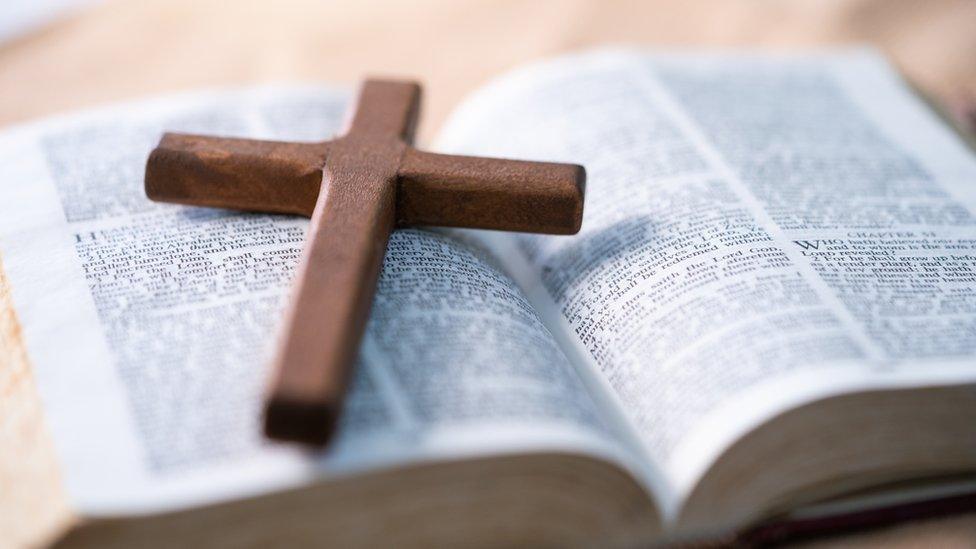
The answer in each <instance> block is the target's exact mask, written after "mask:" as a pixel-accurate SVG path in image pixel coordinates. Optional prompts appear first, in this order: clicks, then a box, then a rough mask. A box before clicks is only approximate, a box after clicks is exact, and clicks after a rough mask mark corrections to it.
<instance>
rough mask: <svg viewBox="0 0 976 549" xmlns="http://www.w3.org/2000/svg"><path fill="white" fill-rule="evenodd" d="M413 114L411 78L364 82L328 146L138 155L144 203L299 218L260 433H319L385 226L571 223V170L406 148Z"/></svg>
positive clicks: (324, 435)
mask: <svg viewBox="0 0 976 549" xmlns="http://www.w3.org/2000/svg"><path fill="white" fill-rule="evenodd" d="M419 110H420V86H419V85H418V84H416V83H411V82H398V81H382V80H368V81H366V82H365V84H364V85H363V86H362V88H361V90H360V93H359V99H358V103H357V106H356V107H355V110H354V115H353V116H352V119H351V122H350V123H349V124H348V127H347V131H346V133H345V134H344V135H341V136H340V137H338V138H336V139H333V140H331V141H326V142H321V143H282V142H271V141H256V140H249V139H231V138H220V137H207V136H196V135H186V134H172V133H167V134H165V135H164V136H163V138H162V140H161V141H160V143H159V145H158V146H157V147H156V149H155V150H153V152H152V154H151V155H150V156H149V160H148V162H147V165H146V194H147V195H148V196H149V198H151V199H153V200H159V201H163V202H175V203H180V204H192V205H198V206H211V207H219V208H233V209H238V210H249V211H260V212H275V213H287V214H298V215H304V216H311V218H312V219H311V224H310V225H309V228H308V233H307V237H306V238H307V239H306V243H305V249H304V253H303V258H302V262H301V266H300V267H299V270H298V273H297V275H296V279H295V288H294V290H293V293H292V297H291V303H290V307H289V309H288V312H287V313H286V319H285V323H284V331H283V333H282V335H281V338H280V341H279V346H278V349H277V353H276V357H275V362H274V370H273V371H274V374H273V379H272V384H271V389H270V392H269V394H268V397H267V400H266V402H265V410H264V411H265V416H264V429H265V433H266V434H267V436H269V437H271V438H275V439H279V440H291V441H298V442H304V443H308V444H313V445H324V444H325V443H326V442H327V441H328V439H329V437H330V436H331V434H332V432H333V430H334V428H335V424H336V419H337V417H338V413H339V411H340V406H341V403H342V399H343V396H344V393H345V390H346V387H347V385H348V382H349V379H350V377H351V375H350V374H351V367H352V365H353V362H354V361H355V359H356V357H357V353H358V349H359V343H360V340H361V338H362V334H363V329H364V328H365V324H366V320H367V317H368V316H369V310H370V305H371V304H372V298H373V292H374V291H375V288H376V282H377V278H378V277H379V272H380V266H381V264H382V261H383V256H384V253H385V250H386V244H387V241H388V239H389V237H390V232H391V231H392V230H393V228H394V227H397V226H408V225H441V226H449V227H471V228H481V229H497V230H507V231H526V232H541V233H555V234H573V233H576V232H577V231H578V230H579V228H580V223H581V221H582V215H583V191H584V182H585V179H586V173H585V171H584V169H583V167H582V166H577V165H572V164H554V163H543V162H523V161H516V160H500V159H489V158H476V157H464V156H453V155H443V154H434V153H429V152H423V151H419V150H417V149H415V148H413V147H412V146H411V144H412V142H413V136H414V129H415V126H416V123H417V118H418V115H419ZM472 344H477V342H472Z"/></svg>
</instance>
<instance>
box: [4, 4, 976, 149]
mask: <svg viewBox="0 0 976 549" xmlns="http://www.w3.org/2000/svg"><path fill="white" fill-rule="evenodd" d="M607 43H611V44H618V43H628V44H634V43H636V44H644V45H648V46H657V47H681V48H686V47H694V48H724V47H749V48H763V49H800V48H810V47H814V46H841V45H851V44H871V45H873V46H875V47H877V48H878V49H880V50H882V51H883V52H884V53H886V54H887V55H888V56H889V58H891V59H892V60H893V61H894V62H895V63H896V64H897V65H898V67H899V68H900V69H901V70H902V72H903V73H904V74H905V75H907V77H908V78H909V79H910V80H911V81H912V82H913V83H914V84H916V85H917V86H918V87H919V88H920V89H921V90H923V91H924V92H925V93H926V95H928V96H929V97H931V98H933V99H935V100H936V101H937V102H938V103H939V104H941V105H942V106H944V107H945V108H946V110H947V111H949V112H951V113H952V116H953V117H954V118H955V119H956V120H957V121H958V122H960V123H963V124H969V125H970V127H976V1H973V0H927V1H921V0H919V1H912V0H683V1H680V2H678V1H671V0H646V1H622V0H535V1H515V0H471V1H459V0H413V1H410V2H407V1H402V2H397V1H385V2H384V1H380V0H277V1H270V0H269V1H256V0H236V1H230V0H3V1H2V2H0V125H7V124H10V123H13V122H18V121H23V120H27V119H31V118H35V117H37V116H40V115H45V114H50V113H54V112H59V111H64V110H69V109H73V108H77V107H83V106H89V105H93V104H100V103H106V102H111V101H116V100H121V99H126V98H132V97H135V96H142V95H147V94H152V93H158V92H163V91H171V90H178V89H188V88H196V87H202V86H215V85H229V84H242V83H253V82H265V81H272V80H274V81H281V80H297V81H327V82H336V83H350V84H351V83H353V82H354V81H356V80H358V79H359V78H360V77H361V76H363V75H364V74H381V75H392V76H400V75H404V76H411V77H415V78H420V79H422V80H423V81H424V82H425V83H426V93H427V95H426V98H425V108H426V116H425V122H424V124H423V125H422V135H421V139H422V140H429V139H430V138H431V137H432V136H433V134H434V132H435V131H436V129H437V127H438V126H439V125H440V123H441V122H443V120H444V118H445V117H446V115H447V114H448V113H449V111H450V109H451V108H452V107H453V106H454V105H456V104H457V102H458V101H459V100H460V99H461V98H462V97H463V96H464V95H465V94H466V93H468V92H470V91H471V90H473V89H474V88H476V87H477V86H478V85H479V84H482V83H484V82H485V81H486V80H488V79H490V78H491V77H493V76H496V75H497V74H498V73H500V72H502V71H504V70H506V69H508V68H511V67H513V66H515V65H518V64H521V63H525V62H528V61H531V60H534V59H537V58H541V57H547V56H552V55H555V54H558V53H560V52H564V51H568V50H575V49H580V48H584V47H587V46H592V45H598V44H607Z"/></svg>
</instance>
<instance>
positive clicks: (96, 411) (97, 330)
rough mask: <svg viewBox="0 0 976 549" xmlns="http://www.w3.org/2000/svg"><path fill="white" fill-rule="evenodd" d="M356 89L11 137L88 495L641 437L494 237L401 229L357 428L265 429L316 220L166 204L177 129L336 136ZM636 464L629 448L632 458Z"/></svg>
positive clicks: (158, 491)
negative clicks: (310, 444) (306, 446)
mask: <svg viewBox="0 0 976 549" xmlns="http://www.w3.org/2000/svg"><path fill="white" fill-rule="evenodd" d="M347 99H348V94H347V93H346V92H344V91H336V90H329V89H319V88H312V89H305V88H284V89H280V88H268V89H257V90H252V91H248V90H244V91H227V92H212V93H197V94H190V95H185V96H178V97H174V98H167V99H160V100H156V101H148V102H141V103H136V104H133V105H128V106H123V107H117V108H110V109H105V110H102V111H98V112H94V113H91V114H82V115H78V116H73V117H69V118H67V119H59V120H55V121H52V122H47V123H40V124H36V125H32V126H28V127H26V128H22V129H17V130H11V131H8V132H6V133H4V134H2V135H0V159H2V161H0V253H2V254H3V260H4V266H5V267H6V270H7V273H6V274H7V275H8V277H9V280H10V286H11V288H12V295H13V300H14V303H15V305H16V310H17V313H18V314H19V316H20V320H21V323H22V325H23V329H24V337H25V339H26V343H27V349H28V354H29V356H30V359H31V361H32V363H33V367H34V375H35V376H36V379H37V384H38V388H39V392H40V394H41V399H42V402H43V405H44V410H45V417H46V420H47V422H48V426H49V428H50V430H51V432H52V434H53V437H52V438H53V440H54V442H55V446H56V448H57V452H58V457H59V459H60V462H61V466H62V469H63V473H64V475H63V476H64V479H65V483H66V487H67V491H68V494H69V497H70V498H71V499H72V504H73V505H74V506H75V507H76V508H77V510H78V511H79V512H81V513H84V514H85V515H86V516H103V515H116V514H123V513H138V512H154V511H159V510H164V509H171V508H176V507H180V506H185V505H199V504H204V503H208V502H213V501H219V500H223V499H227V498H234V497H241V496H246V495H248V494H255V493H261V492H265V491H269V490H280V489H284V488H288V487H290V486H298V485H303V484H306V483H308V482H313V481H316V480H320V479H322V478H329V477H330V476H334V475H340V474H349V473H354V472H357V471H363V470H368V469H371V468H375V467H389V466H396V465H403V464H407V463H411V462H416V461H418V460H432V459H448V458H450V459H456V458H463V457H465V456H470V455H482V456H483V455H489V454H492V453H506V452H530V451H546V450H561V451H572V452H585V453H588V454H591V455H595V456H600V457H604V458H606V459H611V460H620V462H621V463H626V462H628V460H630V461H634V459H633V458H632V456H631V454H632V452H631V450H630V449H629V448H627V447H626V446H625V445H624V444H622V443H621V442H620V441H621V440H622V439H621V437H620V436H619V434H618V429H617V427H616V426H614V425H613V424H612V423H611V422H609V421H608V419H607V418H606V417H605V415H604V414H603V412H602V411H601V409H600V408H599V407H598V406H597V405H596V404H595V400H594V399H593V398H592V397H591V395H590V393H589V391H588V389H587V387H586V386H585V385H584V384H583V383H582V382H581V380H580V379H579V377H578V376H577V374H576V372H575V370H574V369H573V368H572V367H571V366H570V365H569V363H568V361H567V359H566V357H565V355H564V354H563V352H562V351H561V350H560V349H559V347H558V346H557V345H556V343H555V341H554V340H553V338H552V336H551V334H550V333H549V331H548V329H547V328H546V327H545V326H544V324H543V323H542V322H541V321H540V319H539V317H538V315H537V314H536V313H535V311H534V310H533V309H532V308H531V307H530V306H529V304H528V302H527V300H526V298H525V296H524V295H523V294H522V292H521V290H519V289H518V287H516V286H515V285H514V283H513V281H512V280H511V279H510V278H509V277H507V276H506V275H504V274H503V273H502V271H501V270H500V269H499V268H498V267H497V266H496V265H495V264H494V262H493V260H492V259H491V258H490V257H489V256H488V255H487V254H486V253H485V252H484V250H482V249H480V248H479V247H478V246H477V245H475V244H465V243H464V242H462V241H461V240H459V239H458V238H457V237H453V236H450V235H447V234H445V233H438V232H432V231H427V230H405V231H397V232H395V233H394V234H393V236H392V238H391V240H390V244H389V249H388V254H387V256H386V259H385V264H384V270H383V272H382V275H381V278H380V281H379V285H378V292H377V296H376V300H375V302H374V306H373V313H372V316H371V319H370V321H369V324H368V327H367V333H366V336H365V338H364V343H363V346H362V351H361V356H360V358H359V361H358V366H357V370H356V377H355V380H354V382H353V387H352V392H351V395H350V396H349V398H348V399H347V405H346V408H345V410H344V413H343V415H342V419H341V423H340V429H339V435H338V438H337V440H335V441H334V442H333V443H332V445H331V446H330V447H329V449H327V450H326V451H323V452H307V451H304V450H302V449H300V448H299V447H297V446H295V445H280V444H273V443H270V442H268V441H266V440H264V439H263V438H262V436H261V427H260V411H261V397H262V395H263V391H264V388H265V383H266V378H267V377H268V376H267V371H266V365H267V364H268V359H269V358H270V357H269V351H270V349H271V347H272V344H273V341H274V337H275V333H276V331H277V324H278V320H279V317H280V316H281V309H282V306H283V304H284V300H285V297H286V295H287V288H288V283H289V281H290V279H291V277H292V274H293V269H294V267H295V265H296V263H297V261H298V259H299V256H300V253H301V248H302V244H303V240H304V233H305V229H306V227H307V220H305V219H301V218H297V217H290V216H273V215H261V214H250V213H240V212H229V211H220V210H215V209H207V208H196V207H184V206H178V205H170V204H158V203H153V202H151V201H149V200H148V199H147V198H146V197H145V194H144V191H143V183H142V181H143V170H144V166H145V161H146V158H147V156H148V154H149V151H150V150H151V149H152V147H153V146H155V144H156V142H157V141H158V139H159V137H160V135H161V133H162V132H163V131H164V130H167V131H183V132H196V133H208V134H221V135H234V136H252V137H260V138H265V139H289V140H317V139H324V138H327V137H329V136H330V133H332V132H334V131H336V130H337V129H338V128H339V127H340V122H341V120H342V118H343V116H344V111H345V108H346V104H347ZM624 466H627V465H624Z"/></svg>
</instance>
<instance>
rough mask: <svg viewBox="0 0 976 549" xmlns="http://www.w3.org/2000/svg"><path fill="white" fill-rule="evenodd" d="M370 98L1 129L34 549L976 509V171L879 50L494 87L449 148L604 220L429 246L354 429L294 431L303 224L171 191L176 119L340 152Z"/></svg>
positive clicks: (405, 284) (366, 384) (222, 101)
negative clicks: (276, 387) (527, 175)
mask: <svg viewBox="0 0 976 549" xmlns="http://www.w3.org/2000/svg"><path fill="white" fill-rule="evenodd" d="M350 97H351V94H350V93H349V92H348V91H346V90H343V89H339V88H336V89H331V88H320V87H304V86H290V87H265V88H253V89H245V90H234V91H213V92H197V93H193V94H185V95H180V96H175V97H168V98H162V99H157V100H149V101H144V102H139V103H134V104H130V105H122V106H114V107H111V108H106V109H102V110H98V111H93V112H88V113H82V114H77V115H71V116H68V117H62V118H58V119H54V120H50V121H44V122H39V123H35V124H31V125H28V126H24V127H21V128H15V129H10V130H7V131H6V132H4V133H2V134H0V261H2V270H3V275H4V279H3V280H4V283H3V284H2V285H0V290H3V289H4V288H6V289H7V291H0V297H3V298H4V299H6V301H8V302H9V303H7V304H6V306H7V307H8V308H11V307H12V311H13V314H15V319H16V325H17V330H16V331H17V332H18V341H20V342H22V343H23V348H24V353H23V355H24V358H25V360H26V362H27V363H28V364H29V365H30V370H31V371H32V375H33V379H34V382H35V384H36V391H37V394H38V395H39V400H40V403H41V405H40V407H41V409H42V410H43V420H44V430H45V433H46V434H45V437H44V438H45V440H49V441H50V447H51V450H50V453H51V459H52V463H54V466H53V467H52V469H53V472H51V473H50V475H48V476H50V477H52V479H48V480H49V481H50V482H51V483H53V485H55V486H56V488H54V489H51V490H50V491H51V492H52V493H54V494H57V495H52V496H49V497H51V498H58V501H57V502H52V503H51V505H49V506H46V507H45V512H44V513H37V512H36V509H37V506H36V505H33V506H32V505H27V504H25V503H24V501H21V500H18V497H22V498H26V497H27V496H24V494H25V493H26V492H30V490H19V491H17V490H14V491H10V492H8V493H6V494H3V493H0V517H2V518H0V536H3V535H5V534H4V533H3V532H12V533H11V534H6V535H8V536H9V538H8V539H7V540H4V542H9V543H12V544H38V543H50V542H58V543H60V544H62V545H63V546H66V547H73V546H86V545H89V544H91V545H95V544H97V545H100V546H120V547H124V546H132V545H134V544H138V545H140V546H144V545H151V544H153V543H156V544H160V545H168V546H171V545H173V544H175V543H195V544H204V543H208V544H216V545H240V544H248V543H249V544H255V545H260V544H272V543H274V544H281V545H288V544H298V543H302V542H310V541H315V540H328V541H329V542H330V543H333V544H335V545H337V546H342V545H374V544H378V543H386V544H390V543H394V544H395V545H397V546H410V545H417V546H427V545H431V544H435V545H444V544H464V545H466V546H482V545H484V546H498V545H508V544H518V545H527V546H538V545H554V546H566V545H583V546H590V545H600V546H614V545H620V546H630V545H646V544H649V543H658V542H667V541H675V540H720V539H733V538H734V536H736V535H738V534H740V533H742V532H748V531H755V528H757V527H758V528H761V527H762V525H764V524H766V525H777V524H779V525H784V524H787V525H788V524H808V525H809V524H829V521H830V520H831V519H832V518H833V517H844V516H850V515H851V514H852V513H863V512H866V511H872V510H875V511H877V510H883V509H886V508H892V507H893V506H898V505H904V504H911V503H913V502H919V501H929V500H933V499H939V498H943V499H944V498H952V497H955V496H958V495H960V494H971V493H973V492H976V475H974V472H976V431H974V429H973V420H972V418H973V417H976V158H974V155H973V154H972V152H971V151H970V150H969V149H967V147H966V145H965V143H964V142H963V140H962V139H961V138H960V137H959V136H956V135H955V134H953V133H952V131H951V130H950V128H948V127H947V126H946V125H944V124H943V123H942V122H941V121H940V120H939V119H938V118H937V116H936V115H934V114H933V113H932V112H931V111H930V110H929V109H928V108H927V107H926V106H925V105H924V104H923V103H922V101H921V100H920V99H919V98H918V97H916V96H915V95H914V94H913V93H912V92H911V90H910V89H909V88H908V87H907V86H906V85H905V84H904V83H903V82H902V81H901V80H900V78H899V77H898V75H897V74H896V73H895V71H893V70H892V69H891V68H890V67H889V66H888V65H887V64H886V63H885V62H884V61H883V60H881V59H880V58H879V57H877V56H876V55H875V54H873V53H871V52H870V51H862V50H853V51H842V52H836V53H825V54H816V55H813V54H811V55H763V54H749V53H738V54H705V53H698V54H677V53H659V54H645V53H640V52H632V51H626V50H606V51H596V52H592V53H585V54H580V55H575V56H571V57H566V58H562V59H557V60H554V61H550V62H546V63H542V64H539V65H535V66H531V67H527V68H524V69H521V70H519V71H517V72H515V73H513V74H511V75H508V76H505V77H503V78H501V79H500V80H499V81H497V82H495V83H492V84H490V85H488V86H487V87H485V88H483V89H482V90H481V91H479V92H478V93H476V94H475V96H474V97H472V98H470V99H469V100H468V101H466V102H465V103H464V104H463V105H462V106H461V107H459V108H458V110H457V111H456V112H455V113H454V116H453V117H452V118H451V120H450V121H449V123H448V124H447V126H446V127H445V128H444V130H443V131H442V132H441V134H440V135H439V137H438V139H437V140H436V141H437V143H436V145H437V146H436V148H437V149H439V150H442V151H445V152H455V153H464V154H478V155H490V156H500V157H511V158H533V159H537V160H553V161H568V162H577V163H581V164H584V165H585V166H586V168H587V172H588V183H587V204H586V208H585V217H584V222H583V229H582V231H581V232H580V234H578V235H575V236H571V237H562V236H544V235H524V234H505V233H492V232H485V231H463V230H428V229H423V228H410V229H403V230H398V231H397V232H395V233H394V234H393V236H392V238H391V241H390V244H389V249H388V252H387V255H386V258H385V261H384V266H383V273H382V275H381V278H380V282H379V287H378V290H377V295H376V298H375V301H374V304H373V308H372V313H371V318H370V321H369V324H368V328H367V332H366V335H365V337H364V342H363V345H362V348H361V353H360V358H359V364H358V367H357V373H356V378H355V380H354V383H353V388H352V391H351V393H350V396H349V398H348V400H347V403H346V407H345V410H344V412H343V416H342V419H341V424H340V430H339V435H338V438H337V440H336V441H335V442H334V443H333V445H332V447H330V448H329V449H328V450H327V451H324V452H321V453H315V452H307V451H302V450H300V449H296V448H294V447H291V446H281V445H277V444H273V443H270V442H267V441H265V440H263V439H262V438H261V436H260V428H259V420H260V418H259V413H260V408H261V396H262V392H263V388H264V384H265V382H266V376H267V374H268V372H266V370H265V369H266V364H267V358H268V353H269V352H270V348H271V345H272V343H273V338H274V335H275V333H276V325H277V322H278V319H279V317H280V309H281V307H282V305H283V301H284V297H285V296H286V293H287V290H288V282H289V280H290V277H291V274H292V270H293V268H294V266H295V264H296V262H297V259H298V257H299V255H300V248H301V244H302V240H303V234H304V230H305V227H306V225H307V221H306V220H304V219H299V218H294V217H289V216H273V215H261V214H253V213H246V212H227V211H219V210H210V209H201V208H195V207H181V206H174V205H165V204H157V203H153V202H150V201H149V200H147V199H146V198H145V195H144V192H143V188H142V172H143V167H144V162H145V158H146V155H147V153H148V151H149V150H150V149H151V148H152V147H153V146H154V145H155V143H156V141H157V140H158V138H159V135H160V133H161V132H162V131H164V130H172V131H185V132H195V133H218V134H224V135H228V136H250V137H256V138H263V139H282V140H284V139H288V140H295V139H298V140H301V139H307V140H318V139H323V138H325V137H327V134H326V133H323V131H324V130H326V131H327V130H328V128H332V129H333V130H338V129H339V127H340V123H341V120H340V117H341V115H342V113H343V111H344V109H345V106H346V102H347V100H348V99H349V98H350ZM0 366H2V365H0ZM8 431H9V429H8ZM8 431H0V436H2V438H0V454H2V453H3V452H6V451H7V450H5V448H15V447H16V446H15V440H14V439H16V438H17V437H18V436H21V437H22V436H23V433H19V434H18V433H11V432H8ZM0 465H3V466H7V467H8V468H9V467H12V465H10V463H8V462H6V461H0ZM40 476H43V475H37V476H36V477H40ZM36 477H35V478H33V480H31V481H32V482H33V481H37V482H40V480H36ZM7 478H10V472H9V471H7V472H5V471H3V470H2V469H0V479H7ZM27 481H28V480H25V479H23V478H22V479H21V480H20V482H27ZM34 492H36V491H34ZM18 494H20V496H18Z"/></svg>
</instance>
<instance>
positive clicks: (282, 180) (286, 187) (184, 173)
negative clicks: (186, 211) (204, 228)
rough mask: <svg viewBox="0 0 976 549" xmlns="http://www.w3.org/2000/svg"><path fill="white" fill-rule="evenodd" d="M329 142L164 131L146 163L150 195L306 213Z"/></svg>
mask: <svg viewBox="0 0 976 549" xmlns="http://www.w3.org/2000/svg"><path fill="white" fill-rule="evenodd" d="M327 152H328V144H327V143H279V142H274V141H258V140H253V139H231V138H223V137H206V136H198V135H187V134H177V133H167V134H165V135H163V138H162V140H161V141H160V142H159V145H158V146H157V147H156V149H155V150H153V152H152V154H151V155H150V156H149V160H148V162H147V163H146V195H147V196H149V198H151V199H153V200H158V201H162V202H175V203H178V204H189V205H194V206H210V207H216V208H231V209H237V210H251V211H262V212H276V213H290V214H299V215H305V216H310V215H312V209H313V208H314V207H315V200H316V197H317V196H318V194H319V189H320V187H321V185H322V166H323V165H324V164H325V157H326V155H327Z"/></svg>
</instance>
